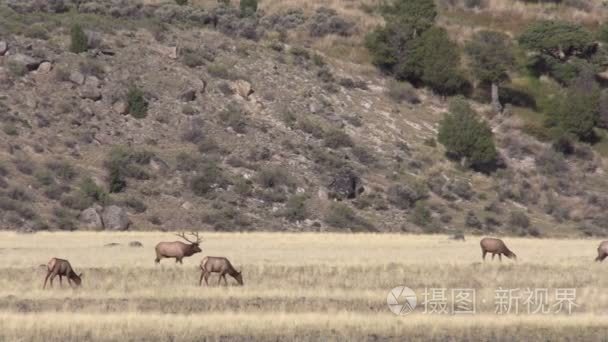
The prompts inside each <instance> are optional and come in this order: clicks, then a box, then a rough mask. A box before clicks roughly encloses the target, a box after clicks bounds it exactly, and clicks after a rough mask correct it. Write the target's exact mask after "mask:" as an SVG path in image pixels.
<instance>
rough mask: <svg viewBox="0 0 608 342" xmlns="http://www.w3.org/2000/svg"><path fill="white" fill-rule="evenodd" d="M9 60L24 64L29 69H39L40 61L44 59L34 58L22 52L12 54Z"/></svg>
mask: <svg viewBox="0 0 608 342" xmlns="http://www.w3.org/2000/svg"><path fill="white" fill-rule="evenodd" d="M9 60H10V61H11V62H12V63H15V64H19V65H22V66H24V67H25V68H26V69H27V70H28V71H33V70H36V69H38V66H40V63H42V60H41V59H39V58H34V57H32V56H28V55H24V54H21V53H18V54H15V55H12V56H10V58H9Z"/></svg>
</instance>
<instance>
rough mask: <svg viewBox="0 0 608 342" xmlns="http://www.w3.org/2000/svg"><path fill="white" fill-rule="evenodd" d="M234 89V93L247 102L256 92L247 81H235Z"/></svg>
mask: <svg viewBox="0 0 608 342" xmlns="http://www.w3.org/2000/svg"><path fill="white" fill-rule="evenodd" d="M232 87H233V90H234V92H235V93H237V94H238V95H239V96H241V97H242V98H243V99H245V100H248V99H249V95H251V94H253V93H254V90H253V88H252V87H251V83H249V82H247V81H245V80H237V81H235V82H234V84H233V86H232Z"/></svg>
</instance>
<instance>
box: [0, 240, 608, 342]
mask: <svg viewBox="0 0 608 342" xmlns="http://www.w3.org/2000/svg"><path fill="white" fill-rule="evenodd" d="M204 238H205V240H204V242H203V253H201V254H197V255H196V256H194V257H192V258H189V259H185V260H184V264H183V265H177V264H175V262H174V261H172V260H166V259H165V260H163V261H162V262H161V265H160V266H155V264H154V245H155V244H156V243H157V242H158V241H163V240H164V241H172V240H174V239H177V237H174V236H173V235H172V234H171V233H160V232H154V233H93V232H79V233H39V234H34V235H23V234H15V233H1V234H0V340H1V341H83V340H108V341H200V340H212V341H215V340H222V341H223V340H254V339H255V340H277V339H284V340H327V339H329V340H404V339H406V338H407V339H409V340H420V341H427V340H444V341H446V340H471V341H473V340H475V341H479V340H504V341H510V340H515V339H517V340H539V339H542V340H547V341H549V340H570V341H575V340H576V341H583V340H589V341H594V340H598V341H600V340H605V338H606V337H605V336H606V332H607V331H608V294H607V293H606V291H605V289H606V288H607V287H608V275H607V273H606V272H605V269H606V266H607V265H605V264H598V263H593V259H594V258H595V256H596V255H595V253H596V252H595V248H596V247H597V243H598V241H595V240H550V239H543V240H540V239H539V240H534V239H519V238H507V239H505V241H506V242H507V244H508V245H509V246H510V247H511V249H513V250H514V251H515V252H516V253H517V254H518V257H519V260H518V261H517V262H516V263H515V262H513V261H511V260H505V261H503V263H502V264H501V263H499V262H498V261H495V262H490V261H486V263H482V262H481V255H480V248H479V245H478V241H479V238H478V237H470V238H468V239H467V241H466V242H457V241H451V240H448V238H447V237H446V236H440V235H438V236H416V235H371V234H356V235H346V234H284V233H276V234H273V233H241V234H236V233H234V234H228V233H208V234H205V235H204ZM134 240H137V241H140V242H141V243H143V245H144V247H143V248H133V247H128V243H129V242H130V241H134ZM109 243H119V244H120V245H119V246H115V247H104V245H106V244H109ZM204 255H216V256H218V255H219V256H226V257H228V258H229V259H230V260H231V261H232V262H233V264H234V265H235V266H236V268H237V269H242V272H243V275H244V281H245V286H244V287H239V286H235V282H234V280H233V279H231V278H229V283H230V286H228V287H224V286H220V287H218V286H217V285H216V282H217V276H213V277H212V278H211V284H212V285H211V286H210V287H199V286H198V284H197V282H198V277H199V274H200V273H199V269H198V266H197V265H198V262H199V261H200V259H201V258H202V257H203V256H204ZM53 256H55V257H63V258H67V259H69V260H70V261H71V262H72V266H73V267H74V268H75V269H76V271H77V272H84V277H83V287H82V288H80V289H78V290H72V289H69V288H68V287H67V285H66V284H65V282H64V285H63V286H64V287H63V288H60V287H59V283H58V279H56V281H55V284H54V285H55V286H54V288H53V289H52V290H49V289H47V290H42V283H43V280H44V276H45V272H46V271H45V268H43V267H41V266H40V265H43V264H45V263H46V262H47V261H48V259H49V258H51V257H53ZM398 285H406V286H408V287H410V288H412V289H414V290H415V292H416V294H417V295H418V301H419V303H420V302H422V296H423V293H424V291H425V288H447V289H455V288H470V289H475V291H476V302H477V303H476V311H477V312H476V313H475V314H474V315H453V314H447V315H446V314H428V313H424V312H423V311H424V310H423V306H422V305H420V304H419V306H418V308H417V309H416V310H415V312H413V313H411V314H409V315H406V316H396V315H394V314H392V313H391V312H390V310H389V309H388V307H387V305H386V297H387V294H388V291H389V290H390V289H392V288H393V287H395V286H398ZM499 288H502V289H515V288H520V289H525V288H548V289H549V290H550V291H552V290H553V289H559V288H575V289H576V291H577V295H576V300H575V302H576V304H577V305H578V306H577V307H576V308H575V309H574V310H573V311H574V312H573V314H572V315H567V314H565V312H562V313H560V314H556V313H552V314H527V313H526V312H524V310H523V308H522V310H521V312H520V314H518V315H516V314H514V313H511V314H507V315H499V314H496V313H495V302H494V295H495V292H494V291H495V290H496V289H499ZM450 300H451V298H448V301H450Z"/></svg>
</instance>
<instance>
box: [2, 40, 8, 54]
mask: <svg viewBox="0 0 608 342" xmlns="http://www.w3.org/2000/svg"><path fill="white" fill-rule="evenodd" d="M7 51H8V43H7V42H5V41H0V56H4V55H5V54H6V52H7Z"/></svg>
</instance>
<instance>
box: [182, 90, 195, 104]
mask: <svg viewBox="0 0 608 342" xmlns="http://www.w3.org/2000/svg"><path fill="white" fill-rule="evenodd" d="M179 99H180V100H182V101H185V102H190V101H194V100H196V91H195V90H193V89H189V90H186V91H184V92H183V93H181V94H180V95H179Z"/></svg>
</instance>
